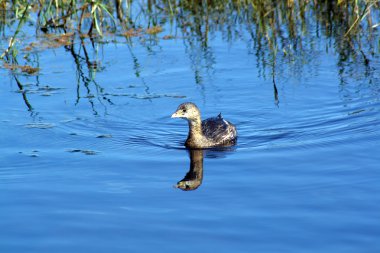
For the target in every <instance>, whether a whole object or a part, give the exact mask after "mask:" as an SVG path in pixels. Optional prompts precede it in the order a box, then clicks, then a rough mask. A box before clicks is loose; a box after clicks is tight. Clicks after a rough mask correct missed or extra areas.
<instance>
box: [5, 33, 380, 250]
mask: <svg viewBox="0 0 380 253" xmlns="http://www.w3.org/2000/svg"><path fill="white" fill-rule="evenodd" d="M134 41H135V43H134V44H133V46H128V45H127V43H126V42H125V41H124V40H123V38H117V40H116V42H115V41H113V42H111V43H106V44H102V45H101V47H100V48H98V54H97V55H96V54H95V53H94V54H93V55H90V57H91V59H97V61H98V62H97V64H98V68H99V69H100V70H101V71H98V72H96V73H95V72H92V73H91V71H90V72H89V71H88V68H87V66H86V62H85V60H84V58H83V49H82V51H81V50H79V43H77V44H75V50H73V51H70V50H67V49H65V48H63V47H58V48H54V49H48V50H43V51H42V52H40V53H39V54H38V56H39V58H38V63H39V67H40V68H41V70H40V72H39V74H38V75H18V76H17V78H18V80H19V81H20V82H21V83H22V85H23V86H24V90H26V91H27V92H26V93H25V96H24V97H23V94H22V93H21V92H20V91H19V87H18V85H17V82H16V80H15V78H14V76H13V75H12V74H11V72H9V70H6V69H1V70H0V76H1V77H0V78H1V86H0V87H1V88H0V101H1V104H2V110H1V111H0V122H1V124H0V138H1V145H0V152H1V154H2V155H1V159H0V204H1V210H0V217H1V218H0V251H1V252H28V253H29V252H147V251H152V250H153V251H165V252H176V251H181V252H196V251H198V252H214V251H215V252H254V251H256V252H345V253H347V252H378V251H379V250H380V243H379V240H378V239H379V237H380V186H379V184H378V182H379V180H380V171H379V164H380V156H379V151H380V146H379V143H380V131H379V125H380V100H379V97H380V87H379V83H380V82H379V81H380V79H379V75H378V69H379V68H380V62H379V59H378V57H373V58H371V68H372V70H369V73H367V74H366V73H365V71H364V70H363V69H361V68H356V70H357V71H350V69H349V68H348V70H347V68H346V69H344V68H341V67H340V66H338V64H337V62H338V58H339V56H338V55H337V54H336V53H335V51H334V50H333V48H330V50H329V51H326V50H325V48H324V46H323V45H324V43H325V42H324V40H323V39H321V42H319V43H320V45H319V44H318V45H317V47H316V48H315V50H314V51H313V54H312V55H309V56H307V58H308V59H309V61H308V62H307V63H305V64H303V65H302V66H301V67H300V68H295V65H292V64H291V63H289V62H286V60H284V59H282V58H279V59H278V62H277V63H276V64H277V66H278V73H277V76H276V86H277V90H278V101H276V99H275V96H274V87H273V82H272V78H271V76H270V74H268V73H269V72H267V70H265V69H263V68H262V67H260V66H259V64H258V59H257V56H256V55H254V54H251V52H250V50H247V47H250V46H251V45H247V42H246V41H244V40H236V41H233V43H227V42H226V41H225V40H224V39H223V36H222V34H220V33H215V34H214V36H213V37H212V38H210V41H209V48H208V51H207V52H204V51H202V50H200V49H199V50H197V45H196V46H195V47H190V48H189V45H187V44H184V43H183V41H182V39H181V38H176V39H171V40H160V41H159V43H158V44H155V43H154V42H152V44H151V45H150V46H149V47H147V46H146V45H145V44H143V43H138V39H134ZM86 47H87V50H88V51H90V52H94V51H93V50H91V45H90V44H86ZM73 52H74V53H73ZM79 56H80V57H79ZM299 57H301V56H299ZM348 66H349V67H352V68H355V67H356V66H354V65H350V64H348ZM342 70H343V71H342ZM91 76H92V77H93V78H94V79H95V82H93V81H91ZM185 101H192V102H195V103H196V104H197V105H198V106H199V107H200V109H201V112H202V115H203V116H204V117H211V116H215V115H217V114H218V113H219V112H222V114H223V116H224V117H225V118H226V119H228V120H230V121H231V122H233V123H235V124H236V125H237V128H238V132H239V139H238V144H237V145H236V147H234V148H232V149H228V150H207V151H204V152H202V151H201V152H200V153H199V152H198V153H194V154H193V164H195V166H193V167H194V170H195V171H193V174H191V173H189V174H188V175H187V173H188V172H189V168H190V166H191V161H190V151H188V150H186V149H184V148H183V143H184V141H185V139H186V135H187V124H186V122H185V121H182V120H179V119H171V118H170V115H171V114H172V113H173V112H174V111H175V109H176V108H177V106H178V105H179V104H180V103H182V102H185ZM30 108H33V109H32V110H30ZM186 175H187V176H188V179H189V177H190V179H193V182H192V183H193V184H195V186H196V187H195V188H196V189H194V190H192V191H182V190H180V189H178V188H175V186H176V185H177V183H178V182H179V181H181V180H182V179H184V177H185V176H186Z"/></svg>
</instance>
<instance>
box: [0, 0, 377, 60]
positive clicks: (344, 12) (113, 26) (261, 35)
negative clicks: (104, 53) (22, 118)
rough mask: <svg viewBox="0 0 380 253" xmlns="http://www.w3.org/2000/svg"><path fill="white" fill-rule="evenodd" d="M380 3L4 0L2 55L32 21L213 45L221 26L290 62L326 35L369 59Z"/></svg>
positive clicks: (229, 35) (52, 28) (46, 29)
mask: <svg viewBox="0 0 380 253" xmlns="http://www.w3.org/2000/svg"><path fill="white" fill-rule="evenodd" d="M379 10H380V0H338V1H329V0H313V1H311V0H307V1H303V0H302V1H301V0H282V1H274V0H230V1H222V0H215V1H200V0H187V1H180V0H146V1H132V0H113V1H110V0H107V1H100V0H82V1H79V0H60V1H58V0H38V1H37V0H35V1H27V0H13V1H5V0H0V17H1V18H0V27H3V28H2V30H1V32H2V34H3V37H9V35H7V34H5V33H7V32H9V31H11V30H14V31H15V32H14V35H13V36H10V37H11V39H10V42H9V45H8V47H7V48H6V49H3V52H2V53H1V56H2V58H4V57H5V56H6V55H7V54H9V53H10V52H11V51H12V48H13V47H15V43H14V41H15V38H16V36H17V34H18V33H19V32H20V31H21V30H22V29H23V24H24V23H25V20H28V21H29V22H31V23H33V24H34V25H35V28H36V33H37V34H39V33H41V32H43V33H49V34H51V33H57V34H62V33H73V34H75V35H78V36H79V37H82V38H90V39H93V38H96V37H99V38H101V37H103V36H104V35H105V34H106V35H107V36H110V35H111V36H112V35H120V34H121V35H123V36H125V37H126V38H127V41H129V40H128V38H129V37H133V36H139V37H141V36H158V35H159V34H160V33H161V32H162V30H163V29H162V27H171V28H170V29H171V30H172V31H174V34H170V35H168V36H167V37H165V38H173V37H175V36H176V33H178V32H179V33H181V35H182V36H181V37H182V38H183V39H184V41H185V43H187V44H188V45H189V46H190V47H191V46H200V47H202V48H203V50H205V51H207V48H208V40H209V39H208V38H209V36H210V34H212V33H215V32H221V33H222V34H223V37H224V38H225V39H226V40H228V41H233V40H234V39H237V38H242V37H244V36H246V34H248V35H249V36H248V38H244V39H246V40H247V41H251V42H252V43H253V45H252V50H253V51H256V54H257V55H258V56H259V57H258V58H261V59H264V58H265V59H273V56H276V57H277V58H278V57H284V58H287V59H289V62H290V61H293V60H294V58H295V57H298V56H299V54H300V52H301V53H302V52H307V51H308V50H309V51H310V50H313V48H312V43H309V42H310V41H307V38H310V36H311V37H313V36H314V37H315V36H325V37H326V38H328V39H332V40H334V41H335V43H336V45H337V49H338V51H339V53H342V54H348V56H347V57H358V56H360V57H362V58H363V59H365V58H366V59H367V60H368V57H366V55H367V54H370V53H373V52H365V50H363V46H362V45H363V44H368V41H369V42H370V43H376V40H378V37H377V33H376V32H375V31H376V29H377V28H378V27H379V24H380V18H379V17H380V15H379V14H380V12H379ZM15 22H18V25H17V27H16V28H12V27H14V23H15ZM4 27H5V28H4ZM242 31H245V32H242ZM311 39H312V38H311ZM198 43H199V45H198ZM377 43H378V42H377ZM347 48H349V49H348V50H347ZM373 48H377V46H374V47H373ZM260 54H261V56H260ZM260 64H263V65H265V64H266V63H265V62H261V63H260ZM269 65H270V66H271V65H273V64H269Z"/></svg>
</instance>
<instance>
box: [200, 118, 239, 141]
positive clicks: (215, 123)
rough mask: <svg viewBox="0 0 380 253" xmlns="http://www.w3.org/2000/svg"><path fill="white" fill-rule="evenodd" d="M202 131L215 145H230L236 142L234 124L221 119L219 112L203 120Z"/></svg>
mask: <svg viewBox="0 0 380 253" xmlns="http://www.w3.org/2000/svg"><path fill="white" fill-rule="evenodd" d="M202 133H203V135H204V136H205V137H206V138H207V139H208V140H209V141H211V142H213V143H214V144H215V145H231V144H234V143H235V142H236V138H237V132H236V128H235V126H234V125H233V124H232V123H231V122H228V121H227V120H225V119H223V117H222V115H221V114H219V115H218V116H217V117H214V118H208V119H205V120H203V121H202Z"/></svg>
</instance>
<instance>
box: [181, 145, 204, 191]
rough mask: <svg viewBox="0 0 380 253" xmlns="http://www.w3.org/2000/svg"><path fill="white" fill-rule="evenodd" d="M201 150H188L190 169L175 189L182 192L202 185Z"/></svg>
mask: <svg viewBox="0 0 380 253" xmlns="http://www.w3.org/2000/svg"><path fill="white" fill-rule="evenodd" d="M203 152H204V151H203V150H202V149H190V150H189V154H190V169H189V171H188V172H187V173H186V175H185V177H184V178H183V179H182V180H181V181H179V182H178V183H177V184H176V185H175V187H176V188H179V189H181V190H183V191H191V190H195V189H197V188H198V187H199V186H200V185H201V184H202V179H203Z"/></svg>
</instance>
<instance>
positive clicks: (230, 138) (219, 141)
mask: <svg viewBox="0 0 380 253" xmlns="http://www.w3.org/2000/svg"><path fill="white" fill-rule="evenodd" d="M171 117H172V118H182V119H185V120H187V122H188V124H189V133H188V136H187V139H186V142H185V146H186V147H187V148H198V149H202V148H213V147H229V146H233V145H235V144H236V142H237V130H236V127H235V125H234V124H232V123H231V122H229V121H227V120H225V119H223V117H222V114H221V113H220V114H219V115H218V116H216V117H213V118H208V119H205V120H203V121H202V120H201V112H200V110H199V108H198V107H197V106H196V105H195V104H194V103H192V102H186V103H182V104H180V105H179V106H178V108H177V110H176V111H175V112H174V113H173V114H172V116H171Z"/></svg>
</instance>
